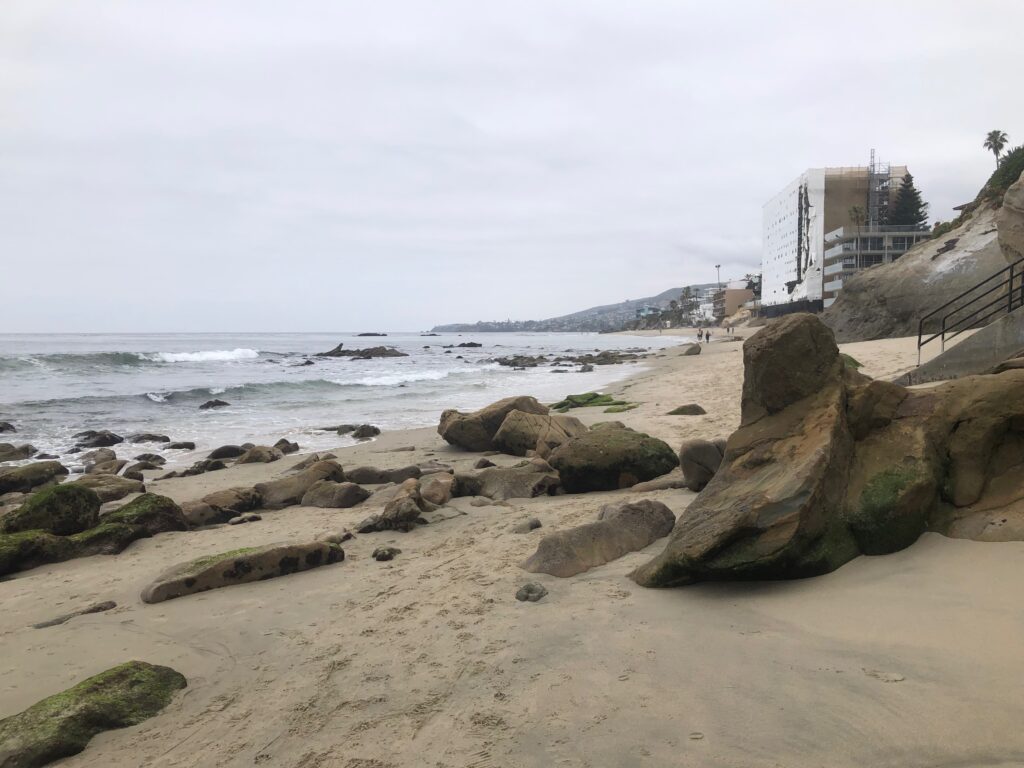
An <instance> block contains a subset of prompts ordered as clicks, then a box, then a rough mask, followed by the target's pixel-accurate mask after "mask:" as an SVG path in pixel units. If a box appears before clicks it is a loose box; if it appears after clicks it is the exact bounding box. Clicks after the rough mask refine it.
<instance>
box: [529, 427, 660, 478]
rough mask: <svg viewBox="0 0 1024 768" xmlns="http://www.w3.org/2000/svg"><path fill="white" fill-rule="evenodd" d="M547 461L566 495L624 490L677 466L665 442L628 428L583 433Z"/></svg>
mask: <svg viewBox="0 0 1024 768" xmlns="http://www.w3.org/2000/svg"><path fill="white" fill-rule="evenodd" d="M548 461H550V462H551V466H552V467H554V468H555V469H556V470H557V471H558V475H559V477H560V478H561V479H562V487H563V488H565V490H566V491H567V492H568V493H586V492H588V491H614V490H616V489H618V488H628V487H630V486H631V485H636V484H637V483H639V482H641V481H642V480H651V479H653V478H655V477H658V476H659V475H664V474H665V473H666V472H671V471H672V470H673V469H675V467H677V466H678V465H679V459H677V458H676V455H675V452H674V451H673V450H672V449H671V448H670V447H669V446H668V445H667V444H666V443H665V442H663V441H662V440H658V439H657V438H655V437H651V436H650V435H645V434H644V433H643V432H634V431H632V430H628V429H602V430H598V431H596V432H594V431H591V432H586V433H584V434H582V435H580V436H578V437H574V438H572V439H571V440H569V442H567V443H564V444H563V445H561V446H559V447H558V448H556V449H555V450H554V451H552V452H551V455H550V456H549V457H548Z"/></svg>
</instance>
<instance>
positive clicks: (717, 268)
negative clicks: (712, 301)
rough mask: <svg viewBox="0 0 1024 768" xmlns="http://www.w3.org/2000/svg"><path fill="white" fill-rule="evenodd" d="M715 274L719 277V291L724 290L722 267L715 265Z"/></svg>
mask: <svg viewBox="0 0 1024 768" xmlns="http://www.w3.org/2000/svg"><path fill="white" fill-rule="evenodd" d="M715 274H717V275H718V290H722V265H721V264H715Z"/></svg>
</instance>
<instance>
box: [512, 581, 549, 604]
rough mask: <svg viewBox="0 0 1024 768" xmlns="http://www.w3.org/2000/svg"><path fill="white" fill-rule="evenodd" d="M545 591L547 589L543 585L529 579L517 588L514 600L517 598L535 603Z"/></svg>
mask: <svg viewBox="0 0 1024 768" xmlns="http://www.w3.org/2000/svg"><path fill="white" fill-rule="evenodd" d="M547 593H548V591H547V590H546V589H545V588H544V586H543V585H541V584H538V583H537V582H535V581H530V582H527V583H526V584H523V586H521V587H520V588H519V591H518V592H516V600H519V601H520V602H531V603H536V602H537V601H538V600H540V599H541V598H542V597H544V595H546V594H547Z"/></svg>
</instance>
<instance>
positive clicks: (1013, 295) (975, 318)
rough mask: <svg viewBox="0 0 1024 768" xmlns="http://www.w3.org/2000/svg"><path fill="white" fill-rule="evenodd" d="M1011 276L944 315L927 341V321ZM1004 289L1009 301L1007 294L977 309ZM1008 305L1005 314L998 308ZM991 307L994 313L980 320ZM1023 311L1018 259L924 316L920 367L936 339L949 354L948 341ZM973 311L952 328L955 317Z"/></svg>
mask: <svg viewBox="0 0 1024 768" xmlns="http://www.w3.org/2000/svg"><path fill="white" fill-rule="evenodd" d="M1007 272H1008V273H1009V276H1008V277H1006V278H1004V279H1003V280H1000V281H999V282H998V283H996V284H995V285H992V286H991V287H989V288H988V289H986V290H985V291H983V292H982V293H979V294H977V295H976V296H974V298H972V299H970V300H969V301H967V302H965V303H964V304H961V305H960V306H958V307H956V308H954V309H951V310H949V311H948V312H946V313H945V314H944V315H942V317H941V319H940V322H939V330H938V331H936V332H935V333H933V334H932V335H931V336H929V337H928V338H924V335H925V333H924V324H925V321H927V320H930V319H931V318H933V317H935V316H936V315H938V314H939V313H940V312H942V311H943V310H944V309H947V308H948V307H950V306H952V305H954V304H956V303H957V302H958V301H960V300H961V299H963V298H964V297H966V296H968V295H970V294H972V293H974V292H975V291H977V290H979V289H980V288H982V287H983V286H984V285H985V284H986V283H990V282H991V281H993V280H995V279H997V278H999V277H1001V276H1003V275H1005V274H1006V273H1007ZM1018 279H1019V280H1020V288H1019V289H1017V288H1014V285H1013V283H1014V280H1018ZM1004 287H1005V288H1006V294H1005V299H1004V296H1003V294H1000V295H999V296H996V298H994V299H992V300H991V301H989V302H988V303H986V304H984V305H982V306H975V305H977V304H978V303H979V302H980V301H981V300H982V299H984V298H985V297H986V296H988V295H990V294H991V293H993V292H995V291H999V290H1000V289H1002V288H1004ZM1018 294H1019V295H1018ZM1004 303H1005V310H1004V308H1003V307H1002V306H998V307H997V305H1002V304H1004ZM991 307H997V308H996V309H994V310H993V311H991V312H987V313H986V314H985V315H983V316H980V315H981V313H982V312H983V311H984V310H987V309H990V308H991ZM1020 307H1024V258H1022V259H1018V260H1017V261H1015V262H1013V263H1012V264H1010V265H1009V266H1006V267H1003V268H1002V269H1000V270H999V271H998V272H996V273H994V274H992V275H989V276H988V277H986V278H985V279H984V280H982V281H980V282H979V283H976V284H975V285H973V286H971V287H970V288H968V289H967V290H966V291H964V292H963V293H961V294H960V295H959V296H956V297H955V298H952V299H950V300H949V301H947V302H946V303H945V304H943V305H942V306H940V307H937V308H936V309H933V310H932V311H931V312H929V313H928V314H927V315H924V316H922V317H921V318H920V319H919V320H918V321H917V364H918V365H919V366H920V365H921V348H922V347H923V346H924V345H925V344H928V343H929V342H931V341H934V340H935V339H940V345H941V350H942V351H943V352H945V351H946V339H947V338H949V339H954V338H956V337H957V336H959V335H960V334H961V333H963V332H964V331H967V330H970V329H971V328H973V327H976V326H978V325H979V324H981V323H982V322H983V321H985V320H988V319H989V318H990V317H993V316H994V315H998V314H1000V313H1002V312H1004V311H1005V312H1006V313H1007V314H1009V313H1010V312H1013V311H1014V310H1015V309H1018V308H1020ZM969 308H970V309H971V313H970V314H969V315H967V316H965V317H962V318H960V319H958V320H956V322H954V323H952V324H949V320H950V319H951V318H952V317H953V316H954V315H956V314H958V313H960V312H963V311H964V310H967V309H969ZM961 326H962V327H961Z"/></svg>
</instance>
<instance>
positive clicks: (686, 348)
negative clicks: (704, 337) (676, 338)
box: [680, 344, 700, 357]
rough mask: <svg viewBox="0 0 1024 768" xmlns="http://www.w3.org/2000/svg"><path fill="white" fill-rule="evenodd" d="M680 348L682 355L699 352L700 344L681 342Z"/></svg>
mask: <svg viewBox="0 0 1024 768" xmlns="http://www.w3.org/2000/svg"><path fill="white" fill-rule="evenodd" d="M680 349H681V350H682V354H683V356H684V357H689V356H691V355H699V354H700V344H683V346H682V347H680Z"/></svg>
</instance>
